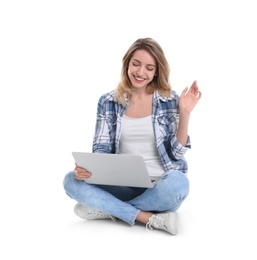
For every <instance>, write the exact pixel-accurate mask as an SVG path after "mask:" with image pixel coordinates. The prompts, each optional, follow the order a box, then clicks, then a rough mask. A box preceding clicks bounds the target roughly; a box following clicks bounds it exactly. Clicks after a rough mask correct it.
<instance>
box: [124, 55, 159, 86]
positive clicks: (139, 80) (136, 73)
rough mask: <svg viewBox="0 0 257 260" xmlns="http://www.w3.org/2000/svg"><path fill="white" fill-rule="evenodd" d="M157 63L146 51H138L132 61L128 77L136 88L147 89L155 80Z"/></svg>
mask: <svg viewBox="0 0 257 260" xmlns="http://www.w3.org/2000/svg"><path fill="white" fill-rule="evenodd" d="M156 66H157V65H156V61H155V59H154V57H153V56H152V55H151V54H149V52H147V51H146V50H136V51H135V52H134V54H133V56H132V57H131V59H130V62H129V67H128V77H129V79H130V81H131V83H132V85H133V87H134V88H138V89H139V88H144V87H146V86H147V85H148V84H149V83H150V82H151V81H152V80H153V78H154V75H155V72H156Z"/></svg>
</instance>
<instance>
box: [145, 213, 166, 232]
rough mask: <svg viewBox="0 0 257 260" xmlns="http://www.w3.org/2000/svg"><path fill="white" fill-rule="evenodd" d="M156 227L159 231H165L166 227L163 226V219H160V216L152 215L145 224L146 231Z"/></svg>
mask: <svg viewBox="0 0 257 260" xmlns="http://www.w3.org/2000/svg"><path fill="white" fill-rule="evenodd" d="M156 226H157V227H158V228H159V229H162V228H164V229H166V228H167V227H166V226H165V225H164V219H163V218H161V217H160V216H158V217H157V216H156V215H152V216H151V217H150V218H149V222H148V223H147V224H146V230H148V229H151V230H153V229H154V227H156Z"/></svg>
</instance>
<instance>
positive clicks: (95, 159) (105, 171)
mask: <svg viewBox="0 0 257 260" xmlns="http://www.w3.org/2000/svg"><path fill="white" fill-rule="evenodd" d="M72 155H73V157H74V159H75V162H76V163H77V165H78V166H79V167H81V168H84V169H86V170H87V171H88V172H90V173H91V174H92V176H91V177H90V178H88V179H85V182H87V183H91V184H104V185H118V186H129V187H143V188H151V187H153V186H154V185H155V183H156V182H157V181H158V180H159V178H160V177H150V176H149V173H148V171H147V168H146V165H145V162H144V159H143V157H142V156H140V155H131V154H106V153H87V152H72Z"/></svg>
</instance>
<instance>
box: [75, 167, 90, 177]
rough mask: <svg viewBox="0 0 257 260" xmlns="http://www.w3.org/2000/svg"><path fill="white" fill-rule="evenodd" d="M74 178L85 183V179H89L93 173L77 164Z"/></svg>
mask: <svg viewBox="0 0 257 260" xmlns="http://www.w3.org/2000/svg"><path fill="white" fill-rule="evenodd" d="M74 176H75V178H76V179H77V180H80V181H83V180H84V179H88V178H89V177H90V176H91V173H90V172H88V171H86V170H85V169H83V168H80V167H78V165H77V164H75V169H74Z"/></svg>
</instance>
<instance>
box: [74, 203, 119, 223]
mask: <svg viewBox="0 0 257 260" xmlns="http://www.w3.org/2000/svg"><path fill="white" fill-rule="evenodd" d="M74 212H75V214H76V215H77V216H79V217H80V218H83V219H87V220H92V219H111V220H113V221H116V218H115V217H113V216H111V215H107V214H105V213H103V212H101V211H96V210H92V209H89V208H86V207H84V206H82V205H81V204H79V203H77V204H76V205H75V207H74Z"/></svg>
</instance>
